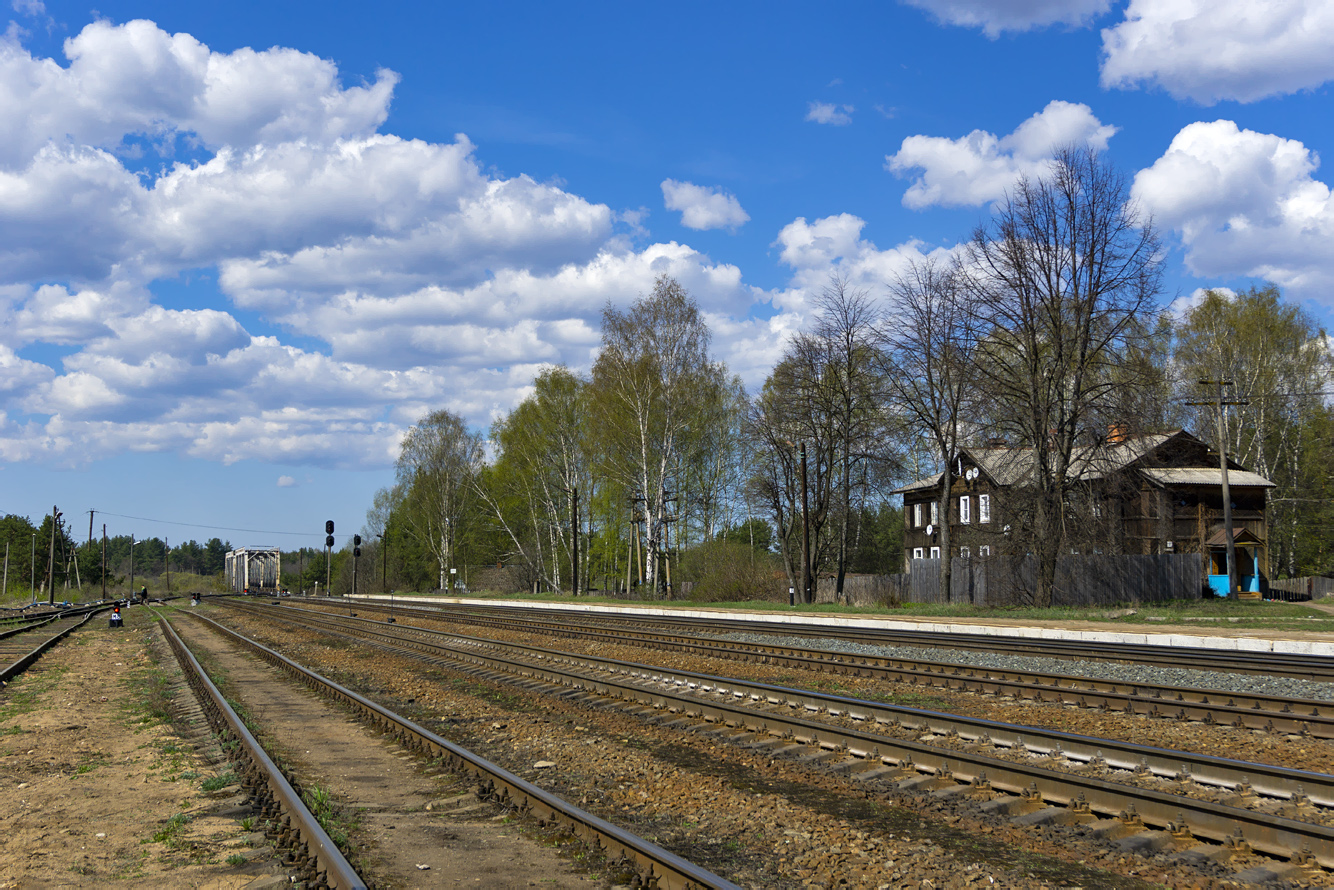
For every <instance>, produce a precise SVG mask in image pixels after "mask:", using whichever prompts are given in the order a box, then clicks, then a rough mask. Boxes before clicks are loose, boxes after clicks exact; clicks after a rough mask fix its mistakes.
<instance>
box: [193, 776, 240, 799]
mask: <svg viewBox="0 0 1334 890" xmlns="http://www.w3.org/2000/svg"><path fill="white" fill-rule="evenodd" d="M234 784H236V774H235V773H232V772H225V773H223V774H222V775H220V776H212V777H211V778H208V779H205V780H204V781H203V784H201V785H200V786H199V787H200V788H202V789H203V790H204V791H205V792H208V793H210V794H211V793H213V792H214V791H221V790H222V789H224V788H226V787H227V786H228V785H234Z"/></svg>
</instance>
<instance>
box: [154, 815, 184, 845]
mask: <svg viewBox="0 0 1334 890" xmlns="http://www.w3.org/2000/svg"><path fill="white" fill-rule="evenodd" d="M191 821H192V819H191V818H190V816H189V815H188V814H186V813H177V814H176V815H175V816H172V817H171V818H170V819H168V820H167V821H166V822H164V823H162V827H161V828H159V829H158V830H157V831H155V832H153V835H152V837H151V841H152V842H153V843H155V844H166V845H167V849H169V850H176V849H179V848H180V847H181V844H182V840H181V835H182V834H184V833H185V826H187V825H189V824H190V822H191Z"/></svg>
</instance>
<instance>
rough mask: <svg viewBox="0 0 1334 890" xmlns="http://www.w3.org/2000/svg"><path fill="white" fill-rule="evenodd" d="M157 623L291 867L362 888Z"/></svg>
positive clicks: (312, 877) (324, 882)
mask: <svg viewBox="0 0 1334 890" xmlns="http://www.w3.org/2000/svg"><path fill="white" fill-rule="evenodd" d="M158 625H159V627H160V628H161V629H162V633H163V635H164V636H165V637H166V638H167V642H168V643H169V644H170V646H171V649H172V651H173V652H174V653H175V654H176V659H177V661H178V662H179V664H180V666H181V670H182V672H183V673H184V674H185V677H186V681H187V682H188V683H189V684H190V687H191V688H192V689H193V690H194V691H195V696H196V698H197V699H198V700H199V702H200V704H201V706H202V707H203V709H204V713H205V714H206V715H207V717H208V721H209V723H210V724H211V725H212V727H213V730H214V732H216V733H217V734H218V735H219V736H221V737H222V739H223V741H224V744H228V745H230V746H232V752H233V756H234V757H235V758H236V761H237V764H238V770H237V771H238V773H239V774H240V776H241V782H242V784H243V786H244V787H245V788H246V790H247V791H248V792H249V793H250V794H251V796H252V798H253V799H254V801H255V804H256V806H257V808H258V809H259V811H260V812H261V814H262V815H263V817H264V818H265V819H266V820H267V821H268V824H269V825H270V830H269V832H268V834H269V836H270V837H271V838H272V839H273V840H274V841H275V842H277V843H278V844H279V845H280V846H282V847H286V848H287V849H288V850H289V851H290V853H289V855H288V857H287V858H286V859H284V862H283V864H284V865H286V866H288V867H290V868H293V869H294V870H295V871H296V874H297V878H298V879H299V880H301V881H303V882H306V884H307V886H313V887H329V888H336V890H364V888H365V887H366V882H365V881H363V880H362V879H361V877H360V876H359V875H358V874H357V872H356V870H355V869H354V868H353V867H352V865H351V864H350V863H349V862H348V861H347V859H346V857H344V856H343V854H342V852H341V851H340V850H339V849H338V846H337V845H336V844H335V843H334V842H333V840H332V839H331V838H330V837H329V835H328V833H327V832H326V831H325V830H324V829H323V828H322V827H321V826H320V823H319V820H318V819H316V818H315V815H314V814H313V813H311V811H310V809H309V808H308V807H307V806H306V804H305V802H304V801H303V800H302V799H301V794H300V792H299V791H298V790H297V789H296V788H294V787H293V786H292V784H291V782H289V781H288V780H287V777H286V776H285V775H283V773H282V771H281V770H280V769H279V768H278V765H277V764H275V763H274V762H273V759H272V758H271V757H269V755H268V752H266V751H265V750H264V747H263V746H262V745H261V744H260V743H259V741H258V740H257V739H256V738H255V737H254V735H253V734H251V732H250V730H249V729H247V728H246V725H245V723H244V722H242V720H241V718H240V717H239V716H237V714H236V711H235V710H233V709H232V706H231V705H230V704H228V703H227V700H226V699H225V698H224V697H223V695H222V693H221V692H220V691H218V688H217V686H215V685H214V684H213V681H212V680H210V679H209V677H208V674H207V673H205V672H204V669H203V668H202V667H201V666H200V664H199V661H198V660H197V659H196V658H195V656H194V653H193V652H191V651H190V649H189V647H188V646H186V645H185V642H184V641H183V640H182V639H181V638H180V635H179V634H177V633H176V631H175V629H174V628H172V626H171V623H170V622H168V621H167V620H166V618H164V617H159V619H158Z"/></svg>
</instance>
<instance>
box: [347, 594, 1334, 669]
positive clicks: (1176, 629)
mask: <svg viewBox="0 0 1334 890" xmlns="http://www.w3.org/2000/svg"><path fill="white" fill-rule="evenodd" d="M357 598H358V599H363V600H367V601H373V602H385V603H387V602H389V600H390V597H387V596H383V595H380V594H364V595H359V596H358V597H357ZM393 601H394V602H395V603H397V604H400V605H409V604H413V605H416V604H420V605H437V606H438V605H443V604H446V603H448V604H458V605H466V606H488V607H498V606H506V605H513V606H516V607H519V606H522V607H523V608H529V609H534V610H539V611H540V610H551V611H564V612H583V613H586V614H589V615H599V614H602V615H609V616H610V615H618V614H621V615H654V616H668V617H674V618H693V619H705V620H707V619H709V618H719V619H724V618H725V619H727V620H729V621H746V620H751V621H756V622H765V623H778V624H783V623H789V624H793V625H798V624H800V625H803V626H805V627H812V626H814V627H820V626H826V627H829V628H831V629H840V630H847V629H867V630H870V629H875V630H886V631H899V632H917V633H944V634H975V635H978V636H992V637H1015V638H1019V639H1035V640H1037V639H1040V640H1061V641H1064V642H1072V643H1078V642H1087V643H1092V644H1100V645H1102V644H1109V643H1121V644H1126V645H1133V646H1162V647H1167V648H1180V649H1195V648H1201V649H1214V650H1218V651H1223V652H1226V651H1236V652H1245V653H1247V654H1254V653H1264V652H1272V653H1274V654H1279V655H1314V656H1334V634H1330V633H1324V632H1319V631H1301V630H1289V629H1278V628H1267V627H1255V626H1250V625H1248V624H1247V623H1246V622H1245V620H1244V619H1238V620H1235V621H1233V620H1218V621H1208V622H1205V621H1200V622H1182V623H1180V624H1168V623H1166V622H1145V621H1142V620H1141V621H1138V622H1137V621H1136V620H1135V618H1136V616H1135V614H1134V613H1133V611H1131V610H1108V613H1109V614H1116V613H1118V612H1119V613H1126V614H1121V615H1120V617H1117V618H1114V619H1112V620H1113V621H1115V623H1114V624H1113V623H1111V622H1097V621H1036V620H1032V619H1014V620H1010V619H1005V618H967V619H960V618H949V619H934V618H926V617H918V616H903V617H897V618H896V617H886V616H881V615H867V614H856V615H821V614H811V613H808V612H802V613H794V612H787V611H776V610H775V611H761V610H757V611H752V612H746V611H741V610H737V609H710V608H708V607H707V606H690V607H682V606H672V607H663V606H659V605H655V604H652V603H634V604H630V603H627V604H626V605H611V604H606V603H580V602H579V601H578V600H573V599H572V600H569V601H563V602H551V601H518V600H504V601H500V600H487V599H476V598H469V597H441V596H394V597H393Z"/></svg>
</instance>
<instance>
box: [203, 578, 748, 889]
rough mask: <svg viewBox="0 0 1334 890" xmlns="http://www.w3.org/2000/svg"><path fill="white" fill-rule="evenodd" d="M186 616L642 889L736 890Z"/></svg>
mask: <svg viewBox="0 0 1334 890" xmlns="http://www.w3.org/2000/svg"><path fill="white" fill-rule="evenodd" d="M234 605H239V604H234ZM242 608H246V607H244V606H242ZM190 614H191V617H193V618H196V619H198V620H199V621H203V622H206V623H207V624H208V625H209V626H210V627H211V628H213V629H214V630H216V631H217V632H218V633H220V634H223V635H224V636H226V637H227V638H229V639H232V640H234V641H236V642H237V643H240V644H241V645H243V646H245V647H246V648H247V649H249V650H250V651H252V652H254V653H255V654H256V655H258V656H259V657H260V658H262V659H264V660H265V661H267V662H268V663H270V664H272V665H273V666H275V667H277V668H279V669H280V670H283V671H285V672H286V673H288V674H290V675H291V676H293V677H295V678H297V679H298V680H300V681H301V682H302V683H304V684H305V685H307V686H309V687H310V688H312V689H314V690H316V691H317V692H319V693H320V694H321V695H324V696H327V697H329V698H332V699H335V700H337V701H341V702H343V703H345V704H347V705H349V706H350V707H352V708H353V709H354V710H355V711H357V712H359V713H360V714H361V715H362V716H363V717H364V718H365V719H366V720H367V721H368V722H369V723H371V724H372V725H374V726H375V727H377V728H378V729H380V730H381V731H383V732H386V733H389V734H391V735H393V736H394V738H396V739H397V740H398V741H399V743H400V744H402V745H403V746H404V747H406V748H408V749H410V750H414V751H418V752H421V753H423V754H425V755H427V756H430V757H438V758H440V759H441V760H442V761H444V762H445V763H446V764H447V765H448V766H449V767H450V769H452V770H454V771H456V772H462V773H465V774H471V775H472V776H474V777H476V778H477V779H478V780H479V783H480V785H481V787H482V788H483V789H484V791H483V796H484V797H486V798H487V799H491V800H495V801H497V802H499V803H502V804H504V805H505V806H508V807H512V808H514V809H516V810H519V811H521V812H527V813H531V814H532V815H534V816H535V817H537V818H538V819H539V820H541V821H543V822H554V823H556V824H560V825H564V826H565V827H566V828H568V829H569V830H570V831H571V832H572V833H573V834H574V835H575V836H576V837H578V838H580V839H581V840H583V841H584V842H585V843H588V844H590V845H592V846H595V847H598V848H601V849H602V850H603V852H604V853H606V854H607V856H608V858H609V859H611V860H613V861H616V860H618V859H619V860H620V861H621V862H623V863H624V864H626V865H628V866H630V867H631V868H632V869H633V870H634V871H635V872H636V873H637V874H638V875H639V877H640V880H641V881H642V882H643V885H644V886H645V887H654V888H658V890H708V888H712V890H740V888H739V887H737V885H735V884H733V883H732V882H730V881H728V880H726V879H724V878H721V877H719V876H718V875H715V874H713V873H712V872H709V871H707V870H706V869H703V868H700V867H699V866H697V865H695V864H693V863H691V862H688V861H686V860H685V859H682V858H681V857H679V856H677V855H675V854H674V853H671V852H670V851H668V850H665V849H663V848H662V847H659V846H658V845H656V844H654V843H652V842H650V841H647V840H645V839H644V838H641V837H639V836H638V835H635V834H632V833H631V832H629V831H626V830H625V829H622V828H619V827H617V826H615V825H612V824H611V823H610V822H607V821H605V820H603V819H599V818H598V817H597V816H594V815H592V814H591V813H588V812H585V811H584V810H582V809H580V808H579V807H576V806H575V805H573V804H571V803H569V802H568V801H565V800H562V799H561V798H559V797H557V796H555V795H554V794H551V793H549V792H547V791H544V790H543V789H541V788H538V787H537V786H536V785H533V784H532V783H530V782H526V781H524V780H523V779H521V778H519V777H518V776H516V775H514V774H513V773H511V772H509V771H508V770H506V769H503V768H502V767H500V766H497V765H496V764H494V763H491V762H490V761H488V760H486V759H485V758H482V757H479V756H478V755H476V754H474V753H472V752H471V751H468V750H467V749H465V748H461V747H459V746H458V745H456V744H454V743H453V742H451V741H449V740H448V739H445V738H442V737H441V736H438V735H436V734H435V733H433V732H431V731H430V730H427V729H424V728H423V727H421V726H418V725H417V724H416V723H414V722H412V721H411V720H409V719H407V718H406V717H403V716H401V715H399V714H395V713H394V712H393V711H390V710H389V709H387V708H385V707H383V706H381V705H379V704H377V703H375V702H373V701H371V700H370V699H368V698H365V697H364V696H361V695H358V694H357V693H356V692H353V691H352V690H350V689H347V688H346V687H344V686H340V685H339V684H337V683H335V682H333V681H332V680H329V679H327V678H325V677H322V676H320V675H319V674H317V673H315V672H314V671H311V670H309V669H308V668H305V667H303V666H302V665H299V664H297V663H296V662H295V661H293V660H291V659H290V658H287V657H286V656H284V655H282V654H280V653H278V652H275V651H273V650H272V649H269V648H268V647H266V646H263V645H261V644H260V643H257V642H255V641H254V640H251V639H249V638H248V637H245V636H243V635H241V634H239V633H237V632H236V631H234V630H231V629H230V628H227V627H225V626H223V625H221V624H219V623H217V622H216V621H213V620H211V619H209V618H207V617H205V616H203V615H199V614H198V613H190ZM261 614H263V610H261Z"/></svg>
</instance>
